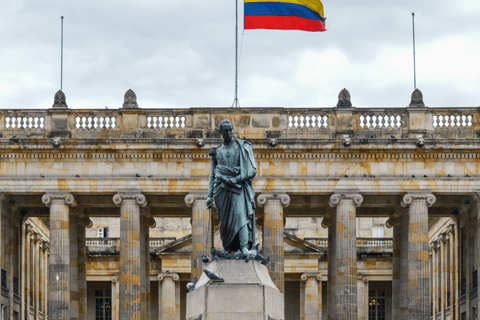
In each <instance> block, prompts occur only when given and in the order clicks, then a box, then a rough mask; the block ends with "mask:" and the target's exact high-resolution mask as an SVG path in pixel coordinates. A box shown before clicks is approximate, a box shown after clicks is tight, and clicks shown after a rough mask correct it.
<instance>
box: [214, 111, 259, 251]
mask: <svg viewBox="0 0 480 320" xmlns="http://www.w3.org/2000/svg"><path fill="white" fill-rule="evenodd" d="M219 129H220V133H221V134H222V137H223V143H222V145H220V146H219V147H216V148H212V149H211V150H210V153H209V155H210V157H211V164H212V167H211V173H210V181H209V189H208V199H207V207H208V208H211V207H212V205H213V199H215V204H216V206H217V212H218V221H219V224H220V237H221V239H222V244H223V248H224V249H225V252H226V253H227V255H231V254H232V253H234V252H236V251H238V250H240V252H241V253H242V254H243V257H244V258H247V257H248V256H249V255H250V250H251V249H252V247H253V246H254V244H255V200H254V197H255V192H254V191H253V184H252V180H253V178H254V177H255V175H256V174H257V168H256V164H255V159H254V157H253V150H252V146H251V144H250V143H249V142H248V141H245V140H240V139H234V138H233V123H232V122H231V121H229V120H223V121H222V123H220V126H219Z"/></svg>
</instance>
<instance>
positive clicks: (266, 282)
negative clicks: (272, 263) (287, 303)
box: [186, 260, 285, 320]
mask: <svg viewBox="0 0 480 320" xmlns="http://www.w3.org/2000/svg"><path fill="white" fill-rule="evenodd" d="M205 269H207V270H209V271H211V272H213V273H215V274H217V275H218V276H219V277H221V278H223V279H224V280H225V282H213V281H212V280H210V279H209V278H208V277H207V276H206V275H205V273H202V276H201V277H200V279H199V280H198V282H197V283H196V284H195V290H194V291H191V292H189V293H187V314H186V319H187V320H220V319H222V320H224V319H229V320H237V319H238V320H257V319H258V320H284V319H285V311H284V298H283V293H281V292H280V291H279V290H278V289H277V287H275V284H274V283H273V282H272V279H271V278H270V276H269V274H268V270H267V267H266V266H264V265H262V264H260V263H259V262H257V261H248V262H245V261H244V260H217V261H213V262H211V263H209V264H208V265H207V267H206V268H205Z"/></svg>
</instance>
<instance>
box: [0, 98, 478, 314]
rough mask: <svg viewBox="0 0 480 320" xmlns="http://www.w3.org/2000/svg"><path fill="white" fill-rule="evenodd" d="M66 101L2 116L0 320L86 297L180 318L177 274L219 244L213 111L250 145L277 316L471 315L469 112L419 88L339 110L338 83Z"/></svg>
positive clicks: (83, 303) (190, 269) (86, 304)
mask: <svg viewBox="0 0 480 320" xmlns="http://www.w3.org/2000/svg"><path fill="white" fill-rule="evenodd" d="M65 101H66V98H65V95H64V94H63V93H62V92H58V93H57V94H56V95H55V100H54V105H53V106H52V108H51V109H48V110H2V111H0V148H2V149H3V152H2V153H1V154H0V175H1V177H2V179H1V183H0V210H1V219H0V224H1V226H0V230H1V237H0V241H1V243H0V261H1V269H2V274H1V276H2V292H1V293H2V295H1V305H2V309H1V312H2V314H3V316H4V318H8V319H10V320H14V319H22V320H23V319H46V318H47V315H48V318H49V319H79V320H83V319H93V318H95V317H96V316H98V314H96V308H97V305H100V304H101V306H102V308H101V309H102V310H103V311H102V312H103V313H102V317H103V318H105V319H107V318H108V317H109V316H110V315H111V317H112V319H120V320H126V319H185V317H186V315H185V310H186V295H187V289H186V287H185V284H186V283H187V282H188V281H192V280H193V281H197V280H198V279H199V278H200V276H201V270H202V268H203V267H204V264H203V262H202V261H201V257H202V255H206V253H208V250H209V248H210V246H211V245H212V244H213V245H214V246H215V247H216V248H220V247H221V244H220V243H221V242H220V239H219V236H218V220H217V217H216V209H215V208H213V209H212V210H207V209H206V207H205V205H204V203H203V201H204V199H205V194H206V191H207V190H208V175H209V173H210V172H209V171H210V160H209V157H208V150H209V149H210V148H211V147H214V146H218V145H219V144H220V143H221V139H220V135H219V132H218V130H217V129H216V128H218V124H219V123H220V122H221V121H222V120H224V119H229V120H231V121H232V122H233V123H234V125H235V132H234V134H235V136H236V137H237V138H239V139H247V140H248V141H250V142H251V143H252V146H253V148H254V151H255V157H256V161H257V168H258V175H257V177H256V178H255V180H254V183H253V184H254V189H255V192H256V194H257V199H256V202H257V209H256V217H257V225H258V228H257V229H258V230H257V235H256V236H257V242H259V243H260V244H261V251H262V252H263V254H264V255H267V256H270V257H271V263H270V264H268V265H267V267H268V271H269V273H270V277H271V278H272V280H273V282H274V284H275V286H276V287H277V288H278V289H279V290H280V291H281V292H282V293H283V294H284V295H285V318H286V319H320V318H322V319H330V320H333V319H335V320H336V319H341V320H344V319H345V320H346V319H370V318H371V317H372V314H373V313H374V314H375V315H376V316H378V315H379V314H380V316H379V317H380V318H378V319H381V317H382V316H381V314H383V316H384V317H385V319H390V318H392V319H429V318H430V317H431V316H433V315H434V316H435V319H437V318H440V319H458V320H461V319H464V318H463V317H466V318H465V319H471V318H472V317H474V316H475V315H476V313H477V305H478V300H477V299H478V298H477V284H478V271H477V269H478V266H479V265H480V253H479V252H480V250H479V247H480V232H478V225H479V223H480V205H479V203H480V200H479V199H480V198H479V196H478V192H480V189H479V187H478V183H477V182H478V177H479V167H480V162H479V161H477V159H480V147H479V143H478V137H480V113H479V111H478V109H477V108H429V107H425V104H424V103H423V97H422V95H421V92H419V91H416V92H415V93H414V94H413V95H412V99H411V103H410V106H408V107H406V108H368V109H362V108H355V107H353V104H352V101H351V96H350V93H348V91H346V90H342V92H341V94H340V96H339V104H338V105H337V106H336V107H333V108H311V109H293V108H292V109H282V108H271V109H263V108H256V109H254V108H252V109H243V108H238V109H224V108H190V109H174V110H173V109H159V110H150V109H142V108H141V105H140V106H139V104H138V103H137V97H136V95H135V93H134V92H133V91H132V90H129V91H127V93H126V94H125V103H124V104H123V106H122V108H119V109H108V110H85V109H70V108H71V107H72V106H68V105H67V104H66V102H65ZM387 227H388V228H387ZM107 233H108V235H107ZM106 235H107V237H105V236H106ZM382 308H383V309H382ZM103 318H102V319H103Z"/></svg>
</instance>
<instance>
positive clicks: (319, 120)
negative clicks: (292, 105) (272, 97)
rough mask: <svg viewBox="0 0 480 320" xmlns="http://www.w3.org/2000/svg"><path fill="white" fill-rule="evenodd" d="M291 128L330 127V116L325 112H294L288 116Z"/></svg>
mask: <svg viewBox="0 0 480 320" xmlns="http://www.w3.org/2000/svg"><path fill="white" fill-rule="evenodd" d="M288 128H289V129H300V130H301V129H304V130H312V129H313V130H315V129H317V130H319V129H327V128H328V116H327V115H326V114H324V113H321V114H311V113H305V114H304V113H300V112H299V113H292V114H290V115H289V116H288Z"/></svg>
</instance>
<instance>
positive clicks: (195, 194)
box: [185, 190, 208, 208]
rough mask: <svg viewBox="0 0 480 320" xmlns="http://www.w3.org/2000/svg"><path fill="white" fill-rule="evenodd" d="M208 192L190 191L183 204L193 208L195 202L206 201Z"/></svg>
mask: <svg viewBox="0 0 480 320" xmlns="http://www.w3.org/2000/svg"><path fill="white" fill-rule="evenodd" d="M207 198H208V191H204V190H190V191H189V193H188V194H187V195H186V196H185V204H186V205H187V207H189V208H191V207H193V203H194V202H195V201H204V202H205V201H207Z"/></svg>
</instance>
